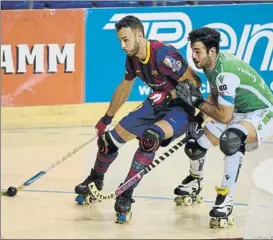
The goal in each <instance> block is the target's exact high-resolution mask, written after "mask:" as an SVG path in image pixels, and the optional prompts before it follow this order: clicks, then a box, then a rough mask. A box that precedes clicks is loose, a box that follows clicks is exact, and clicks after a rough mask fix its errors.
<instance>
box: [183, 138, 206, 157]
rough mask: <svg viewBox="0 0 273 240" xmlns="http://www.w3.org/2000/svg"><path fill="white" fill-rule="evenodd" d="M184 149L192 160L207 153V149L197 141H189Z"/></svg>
mask: <svg viewBox="0 0 273 240" xmlns="http://www.w3.org/2000/svg"><path fill="white" fill-rule="evenodd" d="M184 151H185V153H186V155H187V156H188V157H189V158H190V159H191V160H198V159H200V158H202V157H204V156H205V155H206V153H207V149H205V148H203V147H201V146H200V145H199V144H198V143H197V141H190V142H187V143H186V145H185V148H184Z"/></svg>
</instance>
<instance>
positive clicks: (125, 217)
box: [115, 190, 135, 224]
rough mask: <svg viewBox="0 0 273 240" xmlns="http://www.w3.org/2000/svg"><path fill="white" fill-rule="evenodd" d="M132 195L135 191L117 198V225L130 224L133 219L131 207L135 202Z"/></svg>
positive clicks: (127, 192) (129, 191)
mask: <svg viewBox="0 0 273 240" xmlns="http://www.w3.org/2000/svg"><path fill="white" fill-rule="evenodd" d="M132 195H133V190H127V191H125V192H124V193H122V194H121V195H120V196H118V197H117V198H116V203H115V211H116V223H121V224H122V223H129V222H130V220H131V218H132V211H131V205H132V203H134V202H135V200H134V199H133V198H132Z"/></svg>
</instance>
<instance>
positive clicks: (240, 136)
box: [220, 128, 247, 156]
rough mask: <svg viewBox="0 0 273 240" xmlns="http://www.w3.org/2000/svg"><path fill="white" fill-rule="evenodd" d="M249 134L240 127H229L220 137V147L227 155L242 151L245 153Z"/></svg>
mask: <svg viewBox="0 0 273 240" xmlns="http://www.w3.org/2000/svg"><path fill="white" fill-rule="evenodd" d="M246 138H247V135H246V134H245V133H244V132H243V131H242V130H240V129H237V128H229V129H227V130H226V131H225V132H223V134H222V135H221V137H220V149H221V151H222V152H223V153H224V154H225V155H226V156H231V155H233V154H235V153H236V152H238V151H240V152H242V153H243V154H245V141H246Z"/></svg>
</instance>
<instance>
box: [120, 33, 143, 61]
mask: <svg viewBox="0 0 273 240" xmlns="http://www.w3.org/2000/svg"><path fill="white" fill-rule="evenodd" d="M118 38H119V40H120V42H121V47H122V49H123V50H124V52H125V53H126V54H127V55H128V56H135V55H136V54H137V53H138V52H139V48H140V44H139V38H138V37H137V33H136V32H135V31H132V29H131V28H122V29H120V30H119V32H118Z"/></svg>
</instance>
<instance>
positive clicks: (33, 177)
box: [1, 135, 97, 196]
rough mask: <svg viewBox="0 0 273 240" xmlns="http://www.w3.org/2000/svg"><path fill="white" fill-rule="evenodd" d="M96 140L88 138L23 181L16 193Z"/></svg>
mask: <svg viewBox="0 0 273 240" xmlns="http://www.w3.org/2000/svg"><path fill="white" fill-rule="evenodd" d="M96 138H97V135H95V136H93V137H92V138H90V139H89V140H87V141H86V142H84V143H82V144H81V145H79V146H78V147H75V148H74V149H73V150H72V151H70V152H68V153H67V154H66V155H64V156H63V157H62V158H61V159H59V160H58V161H56V162H55V163H53V164H52V165H51V166H50V167H49V168H47V169H46V170H44V171H40V172H38V173H37V174H35V175H34V176H32V177H31V178H30V179H28V180H27V181H25V182H24V183H23V184H22V185H20V186H19V187H17V188H16V190H17V191H22V190H23V189H24V188H26V187H27V186H29V185H30V184H32V183H33V182H35V181H37V180H38V179H39V178H40V177H42V176H43V175H45V174H46V173H48V172H49V171H50V170H52V169H53V168H55V167H56V166H58V165H60V164H61V163H62V162H64V161H65V160H67V159H68V158H70V157H71V156H72V155H74V154H75V153H77V152H78V151H80V150H81V149H82V148H83V147H85V146H86V145H88V144H89V143H91V142H92V141H94V140H95V139H96ZM5 195H7V196H8V194H7V190H6V191H1V196H5Z"/></svg>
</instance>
